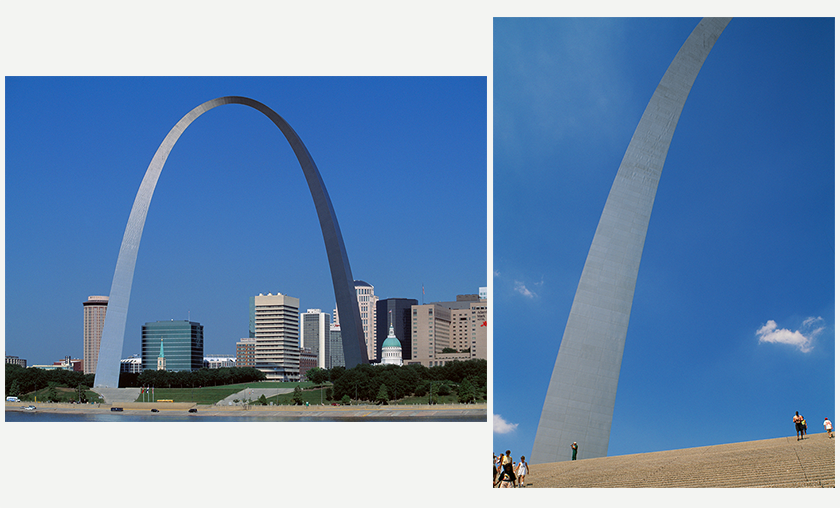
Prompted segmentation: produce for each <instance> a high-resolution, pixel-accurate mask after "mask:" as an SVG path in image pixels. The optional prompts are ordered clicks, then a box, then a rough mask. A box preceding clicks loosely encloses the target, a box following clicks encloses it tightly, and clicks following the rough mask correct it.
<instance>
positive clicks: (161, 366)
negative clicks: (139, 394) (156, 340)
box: [157, 339, 166, 370]
mask: <svg viewBox="0 0 840 508" xmlns="http://www.w3.org/2000/svg"><path fill="white" fill-rule="evenodd" d="M157 370H166V357H164V356H163V339H160V354H159V355H158V361H157Z"/></svg>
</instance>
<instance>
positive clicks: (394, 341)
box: [382, 337, 402, 349]
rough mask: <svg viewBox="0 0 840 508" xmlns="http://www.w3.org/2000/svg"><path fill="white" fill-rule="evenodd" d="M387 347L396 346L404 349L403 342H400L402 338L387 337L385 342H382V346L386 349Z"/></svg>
mask: <svg viewBox="0 0 840 508" xmlns="http://www.w3.org/2000/svg"><path fill="white" fill-rule="evenodd" d="M386 347H396V348H400V349H402V344H401V343H400V339H398V338H396V337H388V338H387V339H385V342H383V343H382V348H383V349H385V348H386Z"/></svg>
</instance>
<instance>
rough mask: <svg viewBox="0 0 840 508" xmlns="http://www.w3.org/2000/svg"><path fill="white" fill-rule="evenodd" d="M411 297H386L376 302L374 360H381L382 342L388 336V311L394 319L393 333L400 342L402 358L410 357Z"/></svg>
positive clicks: (413, 303)
mask: <svg viewBox="0 0 840 508" xmlns="http://www.w3.org/2000/svg"><path fill="white" fill-rule="evenodd" d="M412 305H417V300H415V299H413V298H386V299H385V300H379V301H378V302H376V362H377V363H381V362H382V343H383V342H385V339H386V338H387V337H388V327H389V326H390V324H391V323H390V321H389V319H390V318H389V314H388V313H389V311H390V313H391V315H392V316H393V319H394V321H393V322H394V335H396V337H397V338H398V339H399V340H400V344H402V357H403V360H410V359H411V306H412Z"/></svg>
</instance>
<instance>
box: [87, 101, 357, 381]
mask: <svg viewBox="0 0 840 508" xmlns="http://www.w3.org/2000/svg"><path fill="white" fill-rule="evenodd" d="M224 104H241V105H243V106H248V107H251V108H253V109H256V110H257V111H259V112H261V113H262V114H264V115H265V116H266V117H268V118H269V119H270V120H271V121H272V122H274V125H276V126H277V128H279V129H280V131H281V132H282V133H283V135H284V136H285V137H286V140H287V141H288V142H289V145H290V146H291V147H292V150H293V151H294V152H295V156H297V159H298V162H299V163H300V167H301V169H302V170H303V175H304V177H305V178H306V183H307V184H308V185H309V191H310V193H311V194H312V200H313V202H314V203H315V210H316V211H317V213H318V221H319V222H320V224H321V233H322V234H323V236H324V245H325V247H326V249H327V258H328V261H329V265H330V274H331V275H332V282H333V290H334V291H335V301H336V306H337V307H338V316H339V321H340V322H341V324H342V327H341V328H342V330H341V340H342V345H343V347H344V361H345V365H346V366H347V368H352V367H354V366H355V365H357V364H360V363H367V361H368V358H367V348H366V347H365V341H364V333H363V331H362V321H361V317H360V315H359V305H358V302H357V300H356V290H355V286H354V284H353V275H352V273H351V271H350V262H349V260H348V258H347V251H346V250H345V248H344V239H343V238H342V237H341V230H340V229H339V227H338V220H337V219H336V216H335V210H333V206H332V202H331V201H330V197H329V195H328V194H327V189H326V187H325V186H324V181H323V180H322V179H321V173H320V172H319V171H318V168H317V166H315V161H314V160H313V159H312V156H311V155H310V154H309V150H307V149H306V146H304V144H303V141H301V139H300V137H299V136H298V135H297V133H296V132H295V131H294V129H292V127H291V126H290V125H289V124H288V122H286V121H285V120H284V119H283V118H282V117H281V116H280V115H278V114H277V113H276V112H274V111H273V110H272V109H271V108H269V107H268V106H266V105H265V104H262V103H261V102H258V101H255V100H253V99H249V98H247V97H237V96H229V97H220V98H218V99H213V100H210V101H207V102H205V103H203V104H201V105H199V106H198V107H196V108H195V109H193V110H192V111H190V112H189V113H187V114H186V115H184V117H183V118H181V120H179V121H178V123H177V124H175V126H174V127H172V129H171V130H170V131H169V133H168V134H167V135H166V137H165V138H164V140H163V142H162V143H161V144H160V146H159V147H158V149H157V151H156V152H155V155H154V157H153V158H152V162H151V163H150V164H149V167H148V169H147V170H146V175H145V176H144V177H143V181H142V182H141V184H140V189H139V190H138V191H137V196H136V197H135V198H134V205H133V206H132V208H131V214H130V215H129V217H128V224H127V225H126V228H125V234H124V235H123V240H122V245H121V246H120V253H119V256H118V258H117V267H116V269H115V270H114V279H113V281H112V283H111V293H110V298H109V301H108V311H107V312H106V314H105V323H104V325H103V328H102V340H101V342H100V347H99V359H98V360H97V366H96V377H95V380H94V386H96V387H106V388H116V387H117V386H118V383H119V371H120V356H121V355H122V348H123V341H124V339H125V323H126V318H127V316H128V301H129V298H130V296H131V284H132V281H133V279H134V267H135V263H136V261H137V249H138V247H139V246H140V237H141V236H142V234H143V227H144V225H145V223H146V215H147V213H148V210H149V204H150V202H151V200H152V194H154V191H155V186H156V185H157V181H158V178H159V177H160V172H161V170H162V169H163V165H164V163H165V162H166V158H167V157H168V156H169V152H170V151H172V147H174V146H175V143H176V142H177V141H178V138H179V137H180V136H181V134H182V133H183V132H184V130H186V128H187V127H189V126H190V124H191V123H192V122H193V121H195V119H196V118H198V117H199V116H201V115H203V114H204V113H206V112H207V111H210V110H211V109H213V108H215V107H218V106H221V105H224Z"/></svg>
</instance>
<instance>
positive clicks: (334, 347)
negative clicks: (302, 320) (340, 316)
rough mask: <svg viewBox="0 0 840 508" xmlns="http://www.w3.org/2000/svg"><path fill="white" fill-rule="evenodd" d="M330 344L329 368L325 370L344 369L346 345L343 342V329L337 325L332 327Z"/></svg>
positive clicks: (327, 355)
mask: <svg viewBox="0 0 840 508" xmlns="http://www.w3.org/2000/svg"><path fill="white" fill-rule="evenodd" d="M328 344H329V345H328V346H327V353H326V357H327V366H326V367H325V368H327V369H331V368H333V367H344V344H343V343H342V342H341V327H340V326H338V325H337V324H333V325H331V326H330V340H329V343H328Z"/></svg>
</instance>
